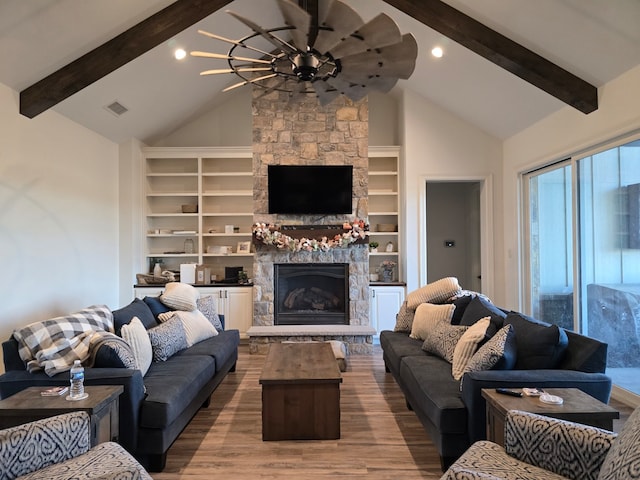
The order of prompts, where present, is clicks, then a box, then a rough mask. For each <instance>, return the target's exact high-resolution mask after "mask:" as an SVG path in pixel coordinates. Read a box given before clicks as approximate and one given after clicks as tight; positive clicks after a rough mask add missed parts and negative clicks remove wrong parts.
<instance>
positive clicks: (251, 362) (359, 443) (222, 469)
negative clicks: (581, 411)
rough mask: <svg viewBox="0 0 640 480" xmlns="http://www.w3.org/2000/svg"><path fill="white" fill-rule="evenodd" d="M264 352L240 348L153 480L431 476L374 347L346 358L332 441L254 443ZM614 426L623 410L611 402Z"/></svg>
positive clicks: (434, 469)
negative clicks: (338, 426) (338, 428)
mask: <svg viewBox="0 0 640 480" xmlns="http://www.w3.org/2000/svg"><path fill="white" fill-rule="evenodd" d="M264 359H265V356H264V355H250V354H249V352H248V347H247V346H246V345H241V346H240V358H239V361H238V367H237V371H236V372H235V373H231V374H229V375H228V376H227V377H226V378H225V380H224V381H223V382H222V384H221V385H220V386H219V387H218V389H217V390H216V391H215V392H214V394H213V397H212V400H211V406H210V407H209V408H204V409H201V410H200V411H199V412H198V414H197V415H196V416H195V417H194V419H193V420H192V421H191V423H190V424H189V425H188V426H187V428H186V429H185V430H184V432H182V434H181V435H180V437H179V438H178V440H176V442H175V443H174V444H173V446H172V447H171V449H170V450H169V454H168V457H167V466H166V468H165V470H164V471H163V472H162V473H154V474H152V475H153V478H154V479H156V480H175V479H194V480H196V479H203V480H204V479H210V478H224V479H225V480H227V479H231V480H233V479H242V480H245V479H248V478H251V479H287V478H289V479H302V478H304V479H318V478H335V477H343V478H354V479H357V478H364V477H366V478H371V479H376V480H378V479H379V480H386V479H389V480H397V479H398V478H402V479H403V480H411V479H439V478H440V476H441V475H442V472H441V470H440V459H439V457H438V454H437V452H436V450H435V448H434V446H433V444H432V443H431V441H430V440H429V437H428V436H427V434H426V432H425V431H424V429H423V428H422V425H421V424H420V422H419V421H418V419H417V417H416V416H415V414H414V413H413V412H411V411H409V410H407V408H406V405H405V400H404V396H403V395H402V392H401V391H400V389H399V388H398V386H397V384H396V383H395V381H394V380H393V377H392V376H391V375H390V374H386V373H385V371H384V363H383V361H382V352H381V350H380V348H379V346H376V347H375V350H374V354H373V355H352V356H350V357H349V366H348V368H347V371H346V372H344V373H343V383H342V385H341V387H340V392H341V401H340V404H341V430H342V432H341V433H342V436H341V438H340V439H339V440H323V441H278V442H263V441H262V416H261V389H260V385H259V383H258V378H259V377H260V373H261V371H262V365H263V362H264ZM611 404H612V406H614V407H615V408H617V409H618V410H620V412H621V420H619V421H615V422H614V430H616V431H618V430H619V428H620V427H621V425H622V423H623V422H624V420H625V419H626V418H628V415H629V414H630V412H631V410H632V409H631V408H630V407H627V406H625V405H623V404H620V403H619V402H612V403H611Z"/></svg>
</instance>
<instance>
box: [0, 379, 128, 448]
mask: <svg viewBox="0 0 640 480" xmlns="http://www.w3.org/2000/svg"><path fill="white" fill-rule="evenodd" d="M48 388H51V387H50V386H49V387H29V388H26V389H24V390H22V391H21V392H18V393H16V394H15V395H12V396H10V397H7V398H5V399H3V400H0V429H1V428H8V427H15V426H16V425H22V424H24V423H28V422H33V421H34V420H39V419H41V418H47V417H53V416H55V415H61V414H63V413H69V412H74V411H78V410H82V411H85V412H87V413H88V414H89V417H90V418H91V446H92V447H93V446H95V445H97V444H98V443H102V442H108V441H116V442H117V441H118V436H119V433H120V430H119V427H120V421H119V418H118V413H119V397H120V394H121V393H122V392H123V391H124V388H123V387H122V385H91V386H86V385H85V387H84V391H85V392H86V393H88V394H89V396H88V397H87V398H85V399H84V400H77V401H70V400H67V399H66V396H67V394H66V393H65V394H64V395H60V396H57V397H43V396H42V395H40V392H41V391H43V390H47V389H48Z"/></svg>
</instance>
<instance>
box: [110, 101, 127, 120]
mask: <svg viewBox="0 0 640 480" xmlns="http://www.w3.org/2000/svg"><path fill="white" fill-rule="evenodd" d="M104 108H106V109H107V110H108V111H109V112H111V113H113V114H114V115H115V116H116V117H119V116H120V115H122V114H123V113H127V112H128V111H129V109H128V108H127V107H125V106H124V105H122V104H121V103H120V102H118V101H114V102H112V103H111V104H109V105H106V106H105V107H104Z"/></svg>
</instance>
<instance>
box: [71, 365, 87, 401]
mask: <svg viewBox="0 0 640 480" xmlns="http://www.w3.org/2000/svg"><path fill="white" fill-rule="evenodd" d="M83 396H84V367H83V366H82V363H80V360H76V361H75V362H73V367H71V387H70V388H69V398H71V399H72V400H75V399H78V398H82V397H83Z"/></svg>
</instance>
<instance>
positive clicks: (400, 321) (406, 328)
mask: <svg viewBox="0 0 640 480" xmlns="http://www.w3.org/2000/svg"><path fill="white" fill-rule="evenodd" d="M415 314H416V311H415V310H410V309H409V307H408V306H407V301H406V300H405V301H404V302H402V305H400V310H399V311H398V313H397V315H396V326H395V327H394V329H393V331H394V332H405V333H409V332H411V327H412V326H413V318H414V317H415Z"/></svg>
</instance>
